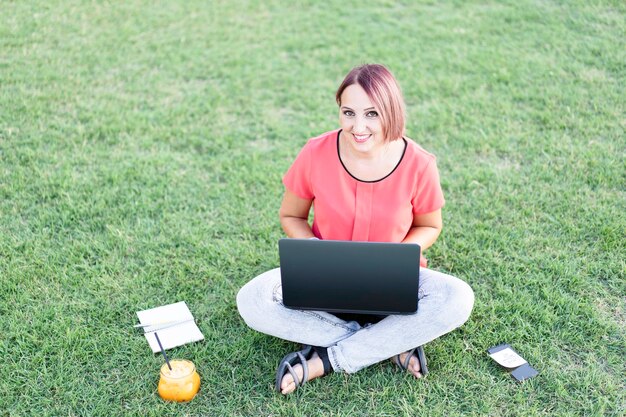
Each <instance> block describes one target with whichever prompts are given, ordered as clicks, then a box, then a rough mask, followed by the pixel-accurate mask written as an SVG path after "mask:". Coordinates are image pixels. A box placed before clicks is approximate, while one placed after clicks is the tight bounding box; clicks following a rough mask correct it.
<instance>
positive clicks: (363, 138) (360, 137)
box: [352, 133, 372, 143]
mask: <svg viewBox="0 0 626 417" xmlns="http://www.w3.org/2000/svg"><path fill="white" fill-rule="evenodd" d="M352 136H354V140H356V141H357V142H358V143H363V142H366V141H367V140H368V139H369V138H370V136H372V135H371V134H369V135H356V134H354V133H353V134H352Z"/></svg>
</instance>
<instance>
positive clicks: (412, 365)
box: [392, 351, 423, 378]
mask: <svg viewBox="0 0 626 417" xmlns="http://www.w3.org/2000/svg"><path fill="white" fill-rule="evenodd" d="M407 355H411V358H410V359H409V365H408V366H407V367H406V370H407V371H409V372H410V373H411V374H412V375H413V376H414V377H415V378H421V377H422V376H423V375H422V372H421V371H422V368H421V366H420V361H419V360H418V359H417V356H416V355H414V354H413V352H411V351H409V352H404V353H401V354H399V355H398V356H397V357H398V359H399V361H400V363H406V362H405V361H406V357H407ZM392 360H394V362H395V363H398V362H397V361H396V360H395V358H394V359H392Z"/></svg>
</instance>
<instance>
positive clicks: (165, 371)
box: [159, 359, 200, 401]
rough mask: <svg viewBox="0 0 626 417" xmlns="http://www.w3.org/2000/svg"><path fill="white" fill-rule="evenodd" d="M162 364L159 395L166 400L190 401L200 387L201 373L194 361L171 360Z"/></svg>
mask: <svg viewBox="0 0 626 417" xmlns="http://www.w3.org/2000/svg"><path fill="white" fill-rule="evenodd" d="M170 365H171V366H172V369H169V368H168V366H167V364H166V363H165V364H163V366H161V379H160V380H159V395H160V396H161V398H163V399H164V400H166V401H190V400H191V399H192V398H193V397H195V395H196V394H197V393H198V390H199V389H200V375H198V373H197V372H196V367H195V365H194V364H193V362H191V361H188V360H184V359H174V360H171V361H170Z"/></svg>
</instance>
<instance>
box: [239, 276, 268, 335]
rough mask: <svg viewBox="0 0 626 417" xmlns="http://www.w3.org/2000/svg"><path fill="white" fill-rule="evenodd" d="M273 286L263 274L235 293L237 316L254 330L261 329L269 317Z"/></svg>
mask: <svg viewBox="0 0 626 417" xmlns="http://www.w3.org/2000/svg"><path fill="white" fill-rule="evenodd" d="M269 272H271V271H268V273H269ZM266 274H267V273H266ZM273 286H274V283H273V280H272V279H271V277H268V276H265V274H263V275H260V276H258V277H256V278H254V279H252V280H251V281H249V282H248V283H246V284H245V285H244V286H243V287H241V289H239V292H238V293H237V310H238V311H239V315H240V316H241V318H243V320H244V321H245V322H246V324H247V325H248V326H250V327H251V328H253V329H255V330H258V329H259V328H260V327H263V322H264V321H266V320H268V317H270V315H271V314H270V313H271V309H272V304H273V296H272V293H273V291H274V290H273Z"/></svg>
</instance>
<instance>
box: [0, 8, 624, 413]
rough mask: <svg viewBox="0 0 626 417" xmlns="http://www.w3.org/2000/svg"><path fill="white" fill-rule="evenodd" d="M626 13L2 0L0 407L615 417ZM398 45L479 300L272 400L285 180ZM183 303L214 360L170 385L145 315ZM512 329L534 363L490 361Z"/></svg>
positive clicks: (457, 253)
mask: <svg viewBox="0 0 626 417" xmlns="http://www.w3.org/2000/svg"><path fill="white" fill-rule="evenodd" d="M625 21H626V5H625V4H624V2H622V1H619V0H616V1H604V0H602V1H600V0H593V1H586V0H579V1H575V0H572V1H557V0H546V1H539V0H517V1H513V0H510V1H499V2H496V1H442V2H437V1H428V0H423V1H398V2H396V1H380V2H370V3H363V2H353V1H335V0H332V1H326V2H315V1H302V2H288V1H283V2H280V1H274V0H266V1H253V0H251V1H239V2H231V1H223V0H222V1H204V2H202V1H195V0H193V1H191V0H185V1H157V2H154V1H120V2H105V1H78V0H74V1H56V0H51V1H45V2H44V1H39V2H37V1H11V0H0V329H1V331H0V357H1V358H2V361H1V364H0V416H124V415H129V416H459V415H463V416H605V415H606V416H620V415H624V413H625V412H626V397H625V395H624V392H625V390H626V387H625V378H624V376H625V375H626V367H625V360H624V358H625V357H626V325H625V317H626V279H625V278H626V274H625V272H626V261H625V260H626V247H625V244H624V241H625V240H626V214H625V213H626V163H625V162H626V158H625V150H626V139H625V136H624V128H625V127H626V116H625V114H626V112H625V87H624V86H625V85H626V53H625V51H626V48H625V47H624V46H625V43H624V39H626V24H625ZM365 62H380V63H384V64H386V65H387V66H388V67H389V68H390V69H391V70H392V71H393V72H394V73H395V75H396V76H397V78H398V80H399V81H400V84H401V86H402V88H403V91H404V93H405V96H406V101H407V106H408V125H407V134H408V136H410V137H412V138H414V139H415V140H416V141H417V142H418V143H420V144H421V145H422V146H424V147H425V148H426V149H428V150H429V151H431V152H433V153H435V154H436V155H437V157H438V164H439V169H440V173H441V178H442V185H443V188H444V193H445V196H446V207H445V208H444V222H445V227H444V232H443V234H442V236H441V237H440V239H439V240H438V242H437V243H436V244H435V246H433V247H432V248H431V249H429V250H428V253H427V256H428V257H429V259H430V266H431V267H433V268H435V269H438V270H442V271H447V272H450V273H452V274H454V275H457V276H459V277H460V278H462V279H464V280H466V281H467V282H469V283H470V284H471V286H472V287H473V288H474V291H475V294H476V304H475V308H474V312H473V313H472V316H471V318H470V320H469V321H468V322H467V323H466V324H465V325H464V326H463V327H462V328H461V329H459V330H457V331H455V332H453V333H451V334H449V335H446V336H444V337H442V338H441V339H438V340H436V341H433V342H431V343H429V344H428V345H427V346H426V354H427V356H428V358H429V367H430V370H431V374H430V375H429V376H428V378H427V379H425V380H420V381H416V380H414V379H413V378H412V377H410V376H408V375H406V374H403V373H401V372H399V371H398V369H397V368H396V367H395V366H393V365H392V364H391V363H390V362H388V361H386V362H384V363H380V364H377V365H374V366H372V367H370V368H367V369H365V370H363V371H361V372H359V373H357V374H353V375H345V374H332V375H330V376H328V377H326V378H323V379H319V380H315V381H314V382H312V383H310V384H309V385H307V386H305V387H304V388H303V389H301V390H299V391H298V392H297V393H296V394H293V395H290V396H288V397H282V396H280V395H278V394H276V393H274V392H272V390H271V388H272V384H273V377H274V371H275V367H276V364H277V363H278V361H279V359H280V358H281V357H282V355H283V354H285V353H286V352H288V351H291V350H293V349H294V348H296V345H294V344H293V343H290V342H286V341H282V340H278V339H274V338H271V337H268V336H265V335H262V334H259V333H256V332H254V331H252V330H250V329H248V328H247V327H246V325H245V324H244V323H243V321H242V320H241V319H240V317H239V315H238V313H237V309H236V306H235V295H236V293H237V290H238V289H239V288H240V287H241V286H242V285H243V284H244V283H245V282H247V281H248V280H249V279H251V278H252V277H254V276H255V275H257V274H259V273H261V272H263V271H265V270H267V269H270V268H273V267H275V266H277V263H278V256H277V243H276V242H277V240H278V239H279V238H280V237H282V236H283V234H282V231H281V229H280V225H279V222H278V216H277V211H278V207H279V202H280V197H281V195H282V191H283V188H282V184H281V177H282V174H283V173H284V172H285V170H286V169H287V168H288V167H289V165H290V163H291V162H292V160H293V159H294V157H295V155H296V154H297V152H298V150H299V149H300V148H301V146H302V145H303V144H304V143H305V141H306V140H307V138H309V137H312V136H316V135H318V134H320V133H322V132H325V131H328V130H331V129H335V128H336V127H338V115H337V109H336V104H335V103H334V98H333V97H334V91H335V89H336V87H337V85H338V83H339V82H340V81H341V79H342V78H343V76H344V75H345V73H346V72H347V71H348V70H349V69H350V68H352V67H353V66H354V65H358V64H361V63H365ZM180 300H185V301H186V302H187V304H188V305H189V306H190V308H191V310H192V312H193V313H194V315H195V316H196V317H197V319H198V324H199V326H200V328H201V330H202V332H203V333H204V335H205V339H206V340H205V341H204V342H202V343H195V344H190V345H186V346H184V347H180V348H176V349H174V350H171V351H170V356H172V357H180V358H186V359H190V360H192V361H193V362H194V363H195V364H196V365H197V367H198V369H199V372H200V374H201V376H202V388H201V391H200V394H199V395H198V396H197V397H196V398H195V399H194V400H193V401H192V402H190V403H188V404H172V403H165V402H163V401H161V400H160V399H159V397H158V395H157V393H156V387H157V382H158V370H159V367H160V365H161V363H162V357H161V356H159V355H153V354H152V353H151V352H150V350H149V349H148V347H147V344H146V342H145V340H144V338H143V337H142V336H141V335H140V334H138V333H137V332H136V331H135V330H134V329H133V328H132V325H133V324H135V323H136V316H135V312H136V311H137V310H142V309H146V308H150V307H154V306H158V305H161V304H168V303H172V302H176V301H180ZM502 342H508V343H510V344H512V345H513V346H514V347H515V349H516V350H517V351H518V352H519V353H521V354H522V355H523V356H524V357H525V358H526V359H527V360H528V361H529V362H530V363H531V364H532V365H533V366H534V367H535V368H537V369H538V370H539V372H540V374H539V376H538V377H536V378H534V379H532V380H529V381H527V382H525V383H524V384H521V385H520V384H518V383H516V382H515V381H513V379H512V378H511V377H510V376H509V375H508V374H507V373H505V372H504V371H503V370H502V369H500V368H499V367H498V366H497V365H495V363H494V362H492V361H491V359H490V358H489V357H488V356H487V355H486V352H485V350H486V349H487V348H488V347H490V346H493V345H496V344H499V343H502Z"/></svg>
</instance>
